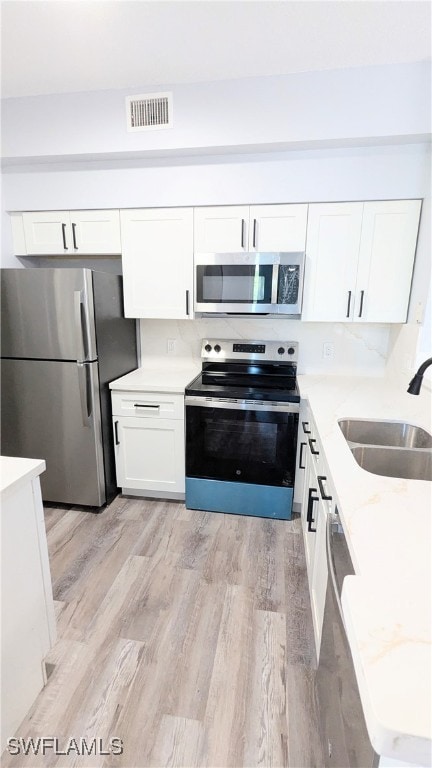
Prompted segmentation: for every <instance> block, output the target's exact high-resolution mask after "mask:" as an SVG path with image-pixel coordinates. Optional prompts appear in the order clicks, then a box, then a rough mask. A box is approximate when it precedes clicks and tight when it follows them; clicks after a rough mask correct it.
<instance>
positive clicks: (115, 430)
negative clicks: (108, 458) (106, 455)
mask: <svg viewBox="0 0 432 768" xmlns="http://www.w3.org/2000/svg"><path fill="white" fill-rule="evenodd" d="M114 432H115V444H116V445H120V440H119V436H118V421H115V422H114Z"/></svg>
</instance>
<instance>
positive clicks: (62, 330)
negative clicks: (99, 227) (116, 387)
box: [1, 268, 137, 507]
mask: <svg viewBox="0 0 432 768" xmlns="http://www.w3.org/2000/svg"><path fill="white" fill-rule="evenodd" d="M1 356H2V360H1V453H2V454H3V455H5V456H23V457H28V458H36V459H45V461H46V465H47V469H46V472H44V473H43V474H42V476H41V486H42V496H43V498H44V500H46V501H51V502H58V503H64V504H79V505H81V504H82V505H88V506H92V507H100V506H102V505H103V504H104V503H105V502H109V501H110V500H111V499H112V498H113V497H114V495H115V493H116V490H117V488H116V479H115V463H114V449H113V436H112V424H111V400H110V392H109V388H108V383H109V382H110V381H112V380H113V379H115V378H117V377H118V376H122V375H123V374H125V373H128V372H129V371H131V370H133V369H134V368H136V366H137V350H136V326H135V321H134V320H126V319H125V318H124V317H123V293H122V279H121V277H119V276H118V275H114V274H109V273H105V272H94V271H92V270H89V269H67V268H66V269H65V268H54V269H45V268H34V269H2V270H1Z"/></svg>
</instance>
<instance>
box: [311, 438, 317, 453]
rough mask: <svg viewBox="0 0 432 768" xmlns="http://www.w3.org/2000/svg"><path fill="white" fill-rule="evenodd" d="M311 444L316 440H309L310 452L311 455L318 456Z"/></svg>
mask: <svg viewBox="0 0 432 768" xmlns="http://www.w3.org/2000/svg"><path fill="white" fill-rule="evenodd" d="M312 443H316V440H314V439H313V438H309V448H310V452H311V453H313V455H314V456H319V451H316V450H315V448H314V447H313V445H312Z"/></svg>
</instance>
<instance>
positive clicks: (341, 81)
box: [2, 43, 431, 161]
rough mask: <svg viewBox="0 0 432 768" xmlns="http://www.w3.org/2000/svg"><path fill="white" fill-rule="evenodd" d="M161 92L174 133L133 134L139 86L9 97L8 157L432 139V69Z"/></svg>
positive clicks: (423, 65)
mask: <svg viewBox="0 0 432 768" xmlns="http://www.w3.org/2000/svg"><path fill="white" fill-rule="evenodd" d="M144 44H145V43H144ZM257 55H258V56H259V55H260V52H259V51H257ZM53 66H55V62H54V63H53ZM155 90H156V91H157V90H164V91H165V90H172V91H173V98H174V112H173V114H174V124H173V127H172V128H170V129H164V130H159V131H155V130H151V131H147V132H138V133H130V132H129V133H128V132H127V130H126V109H125V96H126V95H133V94H137V93H138V94H139V93H140V92H141V91H140V90H138V91H137V89H132V90H125V91H123V90H114V91H99V92H94V93H75V94H64V95H58V94H56V95H51V96H35V97H27V98H14V99H4V100H3V104H2V146H3V149H2V155H3V157H5V158H9V160H11V161H16V160H22V159H23V158H31V157H33V158H38V157H39V158H40V157H44V158H45V159H49V158H51V159H52V158H55V157H75V158H77V157H80V156H83V157H85V156H93V157H100V156H106V155H112V156H115V155H117V156H118V155H119V154H122V155H123V156H125V155H126V154H127V153H131V154H134V153H135V154H136V153H141V154H151V153H155V152H157V153H159V154H160V153H164V152H168V153H173V152H175V153H180V152H186V153H189V154H190V152H191V151H194V152H195V151H204V150H205V151H206V152H209V151H224V152H226V151H235V148H237V150H239V148H242V149H243V150H245V149H247V148H249V150H252V151H257V150H258V149H259V148H260V147H261V148H262V149H265V148H267V149H271V150H275V149H283V148H286V147H289V146H293V147H296V145H297V146H300V147H301V146H308V145H309V146H312V145H313V144H314V143H315V142H318V144H319V143H327V144H328V143H330V144H333V145H334V144H335V143H338V144H339V146H341V145H342V146H343V144H344V142H347V143H350V142H354V143H356V144H359V143H360V144H361V143H362V142H375V143H380V142H382V141H388V140H390V141H405V142H406V141H419V140H422V137H423V138H424V137H425V135H426V134H428V133H430V112H431V110H430V67H429V66H428V64H427V62H420V63H416V64H404V65H389V66H373V67H357V68H351V69H350V68H348V69H340V70H326V71H321V72H319V71H318V72H303V73H296V74H291V75H281V76H278V77H255V78H246V79H243V80H230V81H222V82H211V83H195V84H189V85H174V86H172V87H166V88H165V87H164V88H163V89H159V88H157V87H156V88H148V89H145V92H146V93H147V92H152V91H155Z"/></svg>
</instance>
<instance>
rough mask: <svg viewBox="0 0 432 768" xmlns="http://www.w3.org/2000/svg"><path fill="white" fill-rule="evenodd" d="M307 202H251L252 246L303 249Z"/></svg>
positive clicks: (250, 233)
mask: <svg viewBox="0 0 432 768" xmlns="http://www.w3.org/2000/svg"><path fill="white" fill-rule="evenodd" d="M307 213H308V206H307V205H252V206H251V207H250V218H249V250H251V251H282V252H283V251H291V252H293V251H304V249H305V245H306V224H307Z"/></svg>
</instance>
